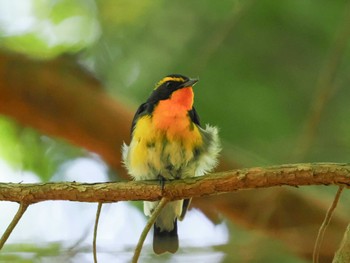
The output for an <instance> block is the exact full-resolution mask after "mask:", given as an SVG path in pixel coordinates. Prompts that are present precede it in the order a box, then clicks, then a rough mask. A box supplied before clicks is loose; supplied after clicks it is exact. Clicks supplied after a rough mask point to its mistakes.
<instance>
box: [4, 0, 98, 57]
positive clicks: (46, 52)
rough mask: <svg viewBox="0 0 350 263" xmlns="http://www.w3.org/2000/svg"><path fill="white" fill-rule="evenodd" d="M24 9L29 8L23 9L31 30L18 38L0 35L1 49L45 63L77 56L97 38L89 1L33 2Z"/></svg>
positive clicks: (11, 33)
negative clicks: (76, 54) (49, 60)
mask: <svg viewBox="0 0 350 263" xmlns="http://www.w3.org/2000/svg"><path fill="white" fill-rule="evenodd" d="M4 5H5V4H4ZM27 6H30V8H27V9H26V8H23V9H24V10H26V12H25V13H26V15H27V16H28V17H30V18H31V23H32V26H31V27H30V28H29V29H27V30H22V33H21V34H18V32H17V31H14V30H13V29H12V30H11V29H7V28H5V30H4V32H3V33H2V34H3V35H1V34H0V40H1V42H0V46H1V47H4V48H6V49H9V50H11V51H16V52H19V53H23V54H26V55H29V56H32V57H35V58H42V59H44V58H45V59H49V58H53V57H55V56H58V55H60V54H62V53H66V52H72V53H75V52H78V51H80V50H81V49H83V48H85V47H87V46H89V45H91V44H92V43H93V42H94V41H96V39H97V38H98V36H99V34H100V28H99V25H98V21H97V17H96V16H97V12H96V6H95V3H94V1H92V0H89V1H82V0H73V1H72V0H62V1H44V0H35V1H30V2H28V3H27V4H26V5H24V7H27ZM13 7H14V6H13ZM22 12H23V10H22ZM13 19H16V17H13ZM17 19H18V20H20V19H21V17H18V18H17ZM0 32H1V31H0Z"/></svg>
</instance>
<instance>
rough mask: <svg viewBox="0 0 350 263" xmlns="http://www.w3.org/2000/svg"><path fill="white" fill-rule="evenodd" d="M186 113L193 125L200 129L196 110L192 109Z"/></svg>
mask: <svg viewBox="0 0 350 263" xmlns="http://www.w3.org/2000/svg"><path fill="white" fill-rule="evenodd" d="M188 113H189V115H190V118H191V120H192V121H193V122H194V123H195V124H197V125H198V126H200V127H201V124H200V120H199V116H198V113H197V111H196V109H195V108H194V107H193V108H192V109H191V110H190V111H189V112H188Z"/></svg>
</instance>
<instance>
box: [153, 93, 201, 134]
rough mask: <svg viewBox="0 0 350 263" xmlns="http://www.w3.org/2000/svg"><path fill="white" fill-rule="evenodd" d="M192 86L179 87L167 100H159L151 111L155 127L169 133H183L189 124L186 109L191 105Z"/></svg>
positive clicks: (189, 108)
mask: <svg viewBox="0 0 350 263" xmlns="http://www.w3.org/2000/svg"><path fill="white" fill-rule="evenodd" d="M193 97H194V94H193V90H192V87H187V88H182V89H179V90H177V91H175V92H173V94H172V95H171V97H170V98H169V99H167V100H161V101H159V103H158V105H157V106H156V108H155V110H154V112H153V123H154V125H155V127H156V129H159V130H163V131H167V133H170V134H173V135H175V134H179V135H181V134H184V131H185V130H186V129H188V127H189V126H190V124H191V122H190V118H189V116H188V111H189V110H191V109H192V105H193Z"/></svg>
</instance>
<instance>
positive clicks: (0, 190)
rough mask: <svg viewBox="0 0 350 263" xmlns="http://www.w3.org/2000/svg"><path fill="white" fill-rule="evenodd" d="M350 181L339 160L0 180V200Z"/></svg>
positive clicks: (103, 198) (137, 196)
mask: <svg viewBox="0 0 350 263" xmlns="http://www.w3.org/2000/svg"><path fill="white" fill-rule="evenodd" d="M283 185H287V186H295V187H298V186H304V185H345V186H348V185H350V165H348V164H341V163H313V164H307V163H305V164H290V165H281V166H271V167H266V168H262V167H256V168H250V169H241V170H232V171H227V172H221V173H215V174H210V175H206V176H201V177H196V178H189V179H184V180H174V181H171V182H167V183H166V184H165V187H164V189H163V191H162V189H161V187H160V186H159V182H157V181H130V182H114V183H95V184H86V183H76V182H62V183H42V184H15V183H2V184H0V201H13V202H25V203H36V202H40V201H46V200H68V201H78V202H103V203H106V202H116V201H127V200H128V201H135V200H147V201H155V200H160V199H161V198H162V197H167V198H168V199H169V200H176V199H185V198H190V197H199V196H207V195H214V194H219V193H225V192H232V191H237V190H243V189H253V188H267V187H273V186H283Z"/></svg>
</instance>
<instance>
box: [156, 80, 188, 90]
mask: <svg viewBox="0 0 350 263" xmlns="http://www.w3.org/2000/svg"><path fill="white" fill-rule="evenodd" d="M167 81H176V82H185V80H184V79H183V78H174V77H165V78H163V79H162V80H161V81H159V82H158V83H157V85H156V87H155V88H154V89H157V88H158V87H160V86H161V85H162V84H163V83H165V82H167Z"/></svg>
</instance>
